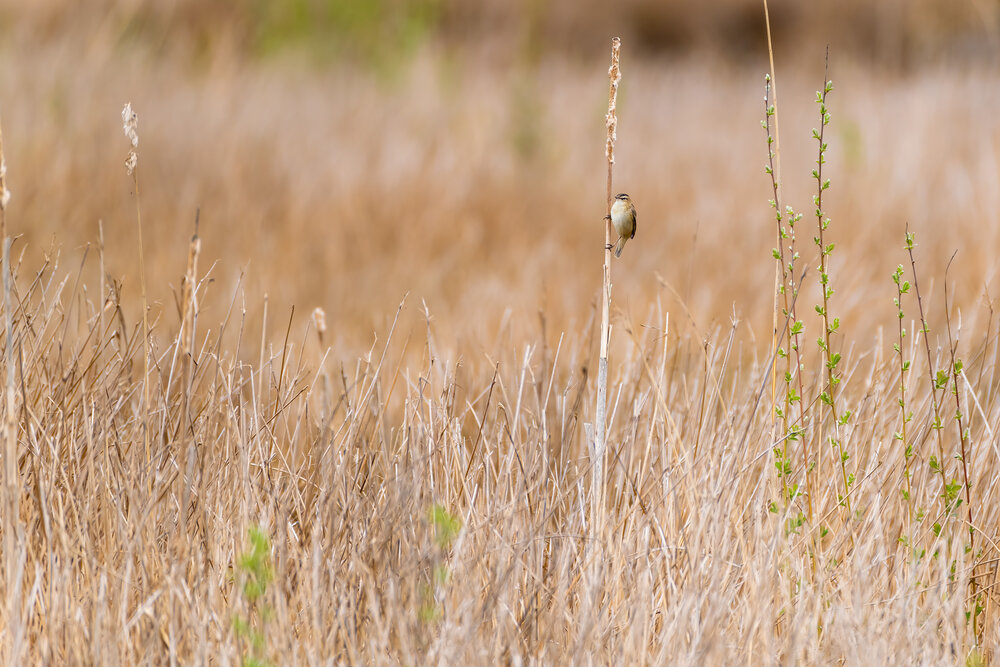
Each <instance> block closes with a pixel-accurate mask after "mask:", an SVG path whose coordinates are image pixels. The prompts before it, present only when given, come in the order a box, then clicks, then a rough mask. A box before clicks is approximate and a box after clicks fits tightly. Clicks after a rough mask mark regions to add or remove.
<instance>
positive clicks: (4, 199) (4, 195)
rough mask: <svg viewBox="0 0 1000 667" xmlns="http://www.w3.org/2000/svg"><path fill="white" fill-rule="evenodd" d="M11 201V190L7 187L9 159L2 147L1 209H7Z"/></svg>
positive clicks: (0, 158) (0, 163)
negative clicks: (5, 156)
mask: <svg viewBox="0 0 1000 667" xmlns="http://www.w3.org/2000/svg"><path fill="white" fill-rule="evenodd" d="M9 203H10V190H8V189H7V160H6V159H5V158H4V156H3V150H2V149H0V209H3V210H6V209H7V204H9Z"/></svg>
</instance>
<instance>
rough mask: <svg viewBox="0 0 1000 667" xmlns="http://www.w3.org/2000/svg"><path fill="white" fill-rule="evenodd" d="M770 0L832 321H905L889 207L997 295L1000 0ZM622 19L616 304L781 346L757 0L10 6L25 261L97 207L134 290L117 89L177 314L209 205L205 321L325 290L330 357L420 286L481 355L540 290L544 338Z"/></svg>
mask: <svg viewBox="0 0 1000 667" xmlns="http://www.w3.org/2000/svg"><path fill="white" fill-rule="evenodd" d="M769 6H770V17H771V25H772V30H773V33H774V47H775V53H774V58H775V67H776V72H777V82H778V94H779V98H778V103H779V119H780V123H781V125H780V132H781V134H780V138H781V142H782V144H781V146H782V155H781V168H782V181H783V187H784V193H783V197H784V201H783V202H782V203H783V204H791V205H793V206H795V207H796V208H797V209H798V210H800V211H802V212H804V213H807V214H808V213H810V212H811V206H812V205H811V195H812V188H813V186H814V184H813V183H812V182H811V180H810V177H809V174H810V170H811V169H812V168H813V166H814V160H815V159H816V158H815V154H816V153H815V151H816V146H815V142H814V141H813V140H812V139H811V138H810V134H811V129H812V128H813V127H816V126H817V125H818V108H817V105H816V104H815V103H814V100H815V91H816V90H818V89H819V88H820V87H821V85H822V83H823V76H824V74H823V71H824V54H825V51H826V48H827V46H828V45H829V48H830V78H831V79H832V80H833V81H834V83H835V86H836V88H835V90H834V92H833V93H832V94H831V97H830V110H831V113H832V125H831V126H830V130H829V134H828V140H829V144H830V151H829V154H828V165H827V174H826V175H827V176H829V178H831V179H832V187H831V189H830V190H829V192H828V194H827V199H826V202H827V206H828V214H829V215H830V217H832V219H833V223H832V226H831V231H830V232H829V234H830V240H832V241H833V242H835V243H836V245H837V250H836V253H835V256H834V260H833V279H834V282H835V285H836V289H837V296H836V297H835V298H836V299H837V302H835V305H834V308H835V309H836V310H837V312H838V313H840V314H841V315H842V318H843V319H844V320H845V326H844V328H843V330H844V331H845V335H846V336H847V340H848V341H851V340H855V339H857V340H860V339H866V338H868V337H870V336H873V335H876V334H877V331H878V328H879V326H883V325H884V326H892V327H894V326H895V320H894V319H893V316H894V313H895V311H894V308H893V306H892V297H893V296H894V292H893V286H892V283H891V281H890V279H889V276H890V274H891V272H892V270H893V269H894V268H895V266H896V264H897V263H900V262H904V261H905V256H904V253H903V251H902V239H903V230H904V227H905V225H906V224H907V223H908V224H909V225H910V228H911V230H913V231H915V232H916V233H917V237H918V243H919V244H920V245H919V247H918V260H919V261H920V268H921V269H922V270H924V271H926V277H927V282H926V286H924V285H922V288H924V289H925V290H927V291H928V293H929V294H931V295H932V296H933V298H934V299H938V301H932V304H938V303H939V301H940V297H941V295H942V294H943V292H942V290H943V287H944V267H945V265H946V264H947V262H948V259H949V258H950V257H951V255H952V253H953V252H955V251H958V253H959V254H958V258H959V260H957V261H956V263H955V264H954V265H953V266H952V269H951V272H950V274H949V286H950V287H951V288H952V289H953V290H954V292H955V294H956V296H955V300H956V303H957V304H958V306H959V307H962V308H964V309H965V312H966V313H970V314H975V316H976V317H978V316H979V315H983V314H985V315H989V314H990V313H991V312H992V311H991V303H992V299H993V298H995V297H996V295H997V294H1000V286H998V285H997V284H996V283H997V276H996V259H995V258H996V251H997V249H998V248H1000V224H998V223H1000V220H998V215H1000V213H998V212H1000V165H998V156H1000V122H998V120H997V119H998V113H997V109H998V108H1000V70H998V64H1000V58H998V55H1000V2H998V1H997V0H880V1H879V2H870V1H868V0H841V1H840V2H829V3H818V2H803V1H792V0H772V1H771V2H770V3H769ZM614 35H619V36H621V37H622V41H623V52H622V54H623V55H622V72H623V80H622V87H621V96H620V100H619V122H620V124H619V132H618V137H619V143H618V154H617V158H618V161H617V165H616V170H615V190H616V191H627V192H629V193H630V194H631V195H632V196H633V198H634V199H635V201H636V203H637V206H638V211H639V224H638V233H637V236H636V240H635V241H634V242H633V243H632V244H630V245H629V246H628V247H627V249H626V250H625V252H624V254H623V256H622V259H621V260H620V261H617V262H616V263H615V265H614V269H613V271H614V283H615V299H616V313H615V319H616V321H617V322H623V323H624V324H625V326H632V327H636V326H642V325H650V326H655V325H657V322H655V321H653V320H652V319H650V318H651V314H650V313H651V308H652V307H653V305H654V304H660V305H661V306H662V307H663V308H664V309H669V310H671V311H672V313H674V314H675V316H674V317H673V318H672V320H673V322H675V327H679V328H680V329H682V330H688V331H693V332H695V333H697V334H698V335H705V334H706V333H707V332H710V331H712V330H713V329H715V328H717V327H728V326H729V323H730V320H731V319H732V318H733V317H735V318H737V319H739V320H741V321H743V322H745V323H746V324H747V325H749V331H750V332H751V333H752V334H753V335H754V336H756V337H757V340H758V341H762V340H768V341H769V338H770V326H771V308H772V280H773V271H774V269H773V261H772V260H771V248H772V247H773V246H774V236H775V229H774V222H773V215H772V212H771V210H770V209H769V207H768V200H769V199H770V198H771V193H770V183H769V180H768V178H767V176H766V175H765V174H764V172H763V165H764V162H765V160H766V157H767V152H766V145H765V134H764V131H763V130H762V129H761V126H760V121H761V120H762V118H763V112H764V104H763V95H764V74H765V72H767V71H768V67H769V66H768V54H767V42H766V33H765V24H764V14H763V5H762V3H761V2H757V1H754V0H714V1H712V2H697V1H694V0H657V1H654V0H626V1H623V2H618V3H604V2H597V1H596V0H580V1H571V0H513V1H506V0H504V1H501V0H483V1H481V2H468V1H463V0H413V1H410V2H405V1H402V0H367V1H365V0H287V1H285V2H264V1H263V0H244V1H242V2H239V1H237V2H230V1H222V0H217V1H213V0H130V1H123V2H101V1H91V2H86V3H80V2H75V1H72V0H34V2H31V3H24V2H20V1H18V2H15V1H12V0H2V2H0V54H2V58H0V113H2V120H3V138H4V151H5V154H6V160H7V166H8V179H9V187H10V189H11V191H12V193H13V200H12V203H11V208H10V213H9V217H8V220H9V225H10V227H11V230H12V232H13V233H14V234H17V235H18V236H19V238H18V241H17V246H16V249H19V250H21V251H23V252H24V257H25V264H24V267H25V269H24V273H25V274H31V273H33V272H34V271H36V270H37V268H38V267H40V266H41V264H40V262H41V261H43V260H44V259H50V260H51V261H53V262H55V261H58V262H59V263H60V266H61V267H62V268H63V269H65V270H76V269H77V268H78V267H79V266H80V263H81V260H82V258H83V255H84V251H85V249H86V248H87V247H88V244H89V248H90V250H89V252H90V253H94V252H95V250H96V243H97V241H98V223H99V221H102V224H103V229H104V242H105V245H106V260H105V269H106V271H107V273H108V274H110V275H111V276H112V277H115V278H119V279H121V280H122V281H123V299H124V300H125V301H126V302H128V303H130V304H131V305H132V306H133V307H135V308H136V310H135V311H134V313H133V315H136V314H137V313H138V310H137V308H138V293H139V285H138V279H137V276H138V274H137V270H138V259H137V248H138V239H137V235H136V225H135V199H134V192H133V190H134V188H133V186H132V181H131V179H130V178H128V177H127V176H126V173H125V168H124V166H123V161H124V158H125V155H126V153H127V151H128V145H127V142H126V139H125V137H124V135H123V133H122V129H121V117H120V113H121V108H122V106H123V104H124V103H125V102H127V101H130V102H131V103H132V104H133V107H134V108H135V110H136V111H137V113H138V115H139V136H140V143H139V149H138V154H139V166H138V174H139V188H140V202H141V208H142V218H143V225H144V234H145V246H146V247H145V252H146V262H147V282H148V283H149V292H150V297H151V299H152V300H153V301H154V302H155V304H156V306H155V308H156V309H157V312H158V314H159V315H160V316H161V320H160V321H161V325H162V326H164V327H165V329H166V330H167V331H173V330H175V327H176V322H177V319H178V317H177V314H176V307H175V305H174V296H173V292H174V290H175V289H177V288H178V286H179V284H180V277H181V276H182V274H183V271H184V264H185V257H186V253H187V242H188V239H189V238H190V236H191V235H192V233H193V232H194V227H195V217H196V212H197V211H200V225H199V230H198V231H199V234H200V236H201V238H202V240H203V246H202V248H203V255H202V263H201V269H202V271H203V272H204V271H209V270H210V272H209V276H210V279H211V283H210V284H207V285H206V288H205V289H206V292H205V294H204V298H203V301H202V305H203V308H204V309H205V312H204V313H203V318H205V321H206V322H219V321H221V319H222V318H223V317H224V316H225V312H226V310H227V309H228V307H229V304H230V303H231V302H232V301H233V298H234V294H237V293H239V294H240V296H239V297H238V299H237V304H239V303H241V302H242V300H245V302H246V303H247V304H259V303H260V302H261V301H262V300H263V298H264V297H265V295H266V296H267V299H268V303H269V308H270V309H271V312H272V313H276V314H275V315H274V318H275V319H277V320H279V321H281V322H282V324H281V325H280V326H278V325H275V327H276V328H280V329H282V332H283V329H284V322H285V321H287V313H288V311H289V309H290V308H291V306H293V305H294V306H295V307H296V318H297V320H298V322H299V323H300V324H304V322H305V321H306V317H307V314H308V313H309V312H311V311H312V310H313V308H316V307H322V308H323V309H324V310H325V311H326V315H327V325H328V327H329V331H328V334H327V335H328V340H329V341H330V342H331V343H332V344H333V345H334V348H335V350H336V351H337V353H338V354H341V355H344V357H349V356H350V355H353V354H356V353H357V352H360V351H362V350H364V349H367V347H368V346H369V345H370V343H371V341H372V337H373V332H375V331H379V332H382V331H384V330H385V328H386V326H387V325H388V323H389V322H391V320H392V316H393V314H394V313H395V310H396V306H397V304H398V303H399V302H400V300H401V299H402V298H403V296H404V295H405V294H407V293H409V297H408V304H409V306H408V308H407V309H406V311H405V313H406V314H405V315H404V322H405V326H406V327H408V328H409V329H411V330H414V331H418V332H419V331H422V328H423V326H424V325H423V317H424V314H423V306H422V304H421V300H422V301H423V302H424V303H425V304H426V307H427V310H428V311H429V313H430V314H431V316H432V317H433V321H434V325H435V327H436V332H437V336H438V338H439V342H440V344H442V345H446V346H449V347H450V348H451V349H453V350H462V351H463V352H462V353H464V354H468V355H472V356H477V355H479V353H480V351H481V350H489V349H492V346H494V345H495V341H497V340H498V338H497V337H498V331H500V330H501V329H502V327H507V328H506V329H503V330H504V331H508V332H510V333H511V335H512V336H514V335H515V334H517V332H519V331H521V332H524V331H528V332H534V333H535V334H537V331H538V327H539V312H542V313H544V316H545V320H546V325H545V326H546V332H547V333H546V334H545V335H546V336H547V337H548V338H550V339H551V340H550V342H552V343H554V342H555V340H557V339H558V335H559V332H561V331H583V330H585V329H586V327H587V325H588V322H589V321H590V318H591V316H592V313H593V307H594V304H595V301H596V298H597V294H598V291H599V284H600V277H601V269H600V265H601V262H602V257H603V242H604V238H603V236H604V235H603V221H602V217H603V215H604V206H605V173H606V172H605V169H606V164H605V161H604V113H605V110H606V104H607V89H608V82H607V66H608V60H609V55H610V39H611V37H612V36H614ZM812 222H813V221H812V220H810V219H809V218H808V216H807V217H806V218H805V220H804V224H811V223H812ZM813 229H814V227H813V226H807V227H806V230H805V231H804V232H803V235H802V238H803V240H804V241H806V243H805V244H803V245H802V246H801V247H800V250H801V252H802V255H803V259H804V261H806V262H809V263H815V252H814V248H813V246H812V245H811V244H810V243H809V241H810V239H811V238H812V235H813ZM94 256H95V255H94V254H90V255H89V257H88V260H87V263H86V264H85V265H84V269H83V271H84V278H85V279H86V280H87V282H88V284H89V285H91V287H90V289H91V290H93V289H94V288H93V287H92V286H93V285H96V284H97V281H96V278H97V271H98V270H99V269H98V268H97V267H98V265H97V263H96V262H95V261H94ZM812 278H815V273H814V274H813V276H812ZM934 290H937V291H936V292H935V291H934ZM88 297H90V298H94V299H95V301H96V300H97V299H96V295H93V294H88ZM803 298H804V299H806V298H812V297H810V296H808V295H806V296H804V297H803ZM807 303H808V305H807V309H808V310H809V311H811V310H812V307H811V303H812V301H808V302H807ZM935 307H938V308H940V306H939V305H938V306H935ZM248 311H249V313H250V314H249V315H248V322H249V325H248V326H250V327H251V328H252V327H253V326H259V319H260V308H259V307H258V306H255V305H250V306H248ZM133 321H134V320H133ZM255 322H256V324H255ZM808 324H809V325H810V326H815V323H813V322H809V323H808ZM682 332H683V331H682ZM511 340H514V338H512V339H511ZM869 340H870V339H869ZM470 346H471V347H470Z"/></svg>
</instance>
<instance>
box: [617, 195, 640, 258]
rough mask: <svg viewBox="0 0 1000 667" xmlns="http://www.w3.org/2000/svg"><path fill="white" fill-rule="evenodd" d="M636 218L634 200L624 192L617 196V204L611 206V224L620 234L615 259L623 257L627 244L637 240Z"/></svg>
mask: <svg viewBox="0 0 1000 667" xmlns="http://www.w3.org/2000/svg"><path fill="white" fill-rule="evenodd" d="M635 218H636V215H635V204H633V203H632V198H631V197H629V196H628V195H627V194H625V193H624V192H623V193H621V194H619V195H616V196H615V203H614V204H612V205H611V224H612V225H614V226H615V232H617V234H618V244H617V245H616V246H615V257H621V256H622V249H623V248H624V247H625V243H626V242H627V241H628V240H629V239H634V238H635V227H636V223H635Z"/></svg>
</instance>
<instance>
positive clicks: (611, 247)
mask: <svg viewBox="0 0 1000 667" xmlns="http://www.w3.org/2000/svg"><path fill="white" fill-rule="evenodd" d="M614 247H615V246H614V244H612V243H609V244H607V245H606V246H604V249H605V250H612V249H613V248H614Z"/></svg>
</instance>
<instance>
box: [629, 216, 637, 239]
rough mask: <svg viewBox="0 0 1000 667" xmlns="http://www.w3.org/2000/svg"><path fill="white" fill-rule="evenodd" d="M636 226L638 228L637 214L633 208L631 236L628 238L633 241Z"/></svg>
mask: <svg viewBox="0 0 1000 667" xmlns="http://www.w3.org/2000/svg"><path fill="white" fill-rule="evenodd" d="M638 226H639V214H638V213H636V211H635V209H634V208H633V209H632V236H630V237H629V238H630V239H634V238H635V228H636V227H638Z"/></svg>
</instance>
